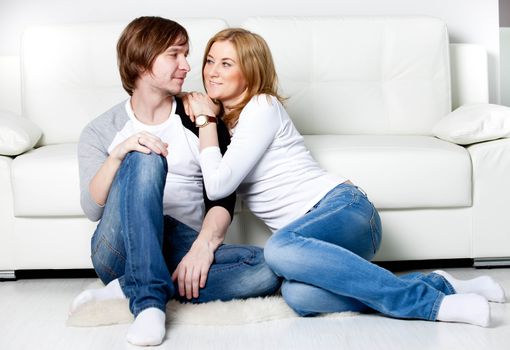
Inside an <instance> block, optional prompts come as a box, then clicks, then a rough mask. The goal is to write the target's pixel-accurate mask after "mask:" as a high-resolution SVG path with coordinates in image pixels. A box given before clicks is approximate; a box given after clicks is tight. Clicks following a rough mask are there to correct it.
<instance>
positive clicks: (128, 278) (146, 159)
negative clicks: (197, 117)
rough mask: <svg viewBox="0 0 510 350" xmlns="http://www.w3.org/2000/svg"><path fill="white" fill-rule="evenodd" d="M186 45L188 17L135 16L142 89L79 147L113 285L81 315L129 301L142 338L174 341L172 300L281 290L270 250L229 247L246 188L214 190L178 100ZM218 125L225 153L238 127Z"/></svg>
mask: <svg viewBox="0 0 510 350" xmlns="http://www.w3.org/2000/svg"><path fill="white" fill-rule="evenodd" d="M187 54H188V34H187V32H186V30H185V29H184V28H183V27H182V26H180V25H179V24H178V23H175V22H173V21H170V20H168V19H164V18H160V17H140V18H137V19H135V20H134V21H132V22H131V23H130V24H129V25H128V26H127V27H126V28H125V29H124V31H123V33H122V35H121V37H120V39H119V42H118V44H117V55H118V64H119V71H120V75H121V79H122V85H123V87H124V89H125V90H126V91H127V92H128V94H129V95H130V96H131V97H130V98H129V99H128V100H127V101H124V102H122V103H120V104H118V105H116V106H115V107H113V108H112V109H110V110H109V111H107V112H105V113H104V114H103V115H101V116H99V117H98V118H96V119H95V120H94V121H92V122H91V123H90V124H89V125H87V126H86V127H85V129H84V130H83V132H82V135H81V137H80V142H79V145H78V159H79V166H80V183H81V205H82V208H83V210H84V212H85V214H86V215H87V217H89V218H90V219H91V220H94V221H96V220H100V222H99V224H98V227H97V229H96V231H95V233H94V235H93V237H92V246H91V249H92V262H93V265H94V269H95V270H96V272H97V274H98V276H99V277H100V278H101V280H102V281H103V282H104V283H105V284H106V287H105V288H103V289H98V290H90V291H84V292H82V293H81V294H80V295H78V296H77V297H76V299H75V300H74V301H73V303H72V305H71V312H73V311H75V310H76V309H77V308H78V307H79V306H81V305H83V304H84V303H86V302H89V301H91V300H104V299H113V298H125V297H127V298H129V307H130V310H131V312H132V313H133V314H134V316H135V321H134V323H133V324H132V325H131V326H130V328H129V331H128V334H127V340H128V341H129V342H130V343H132V344H135V345H158V344H160V343H161V342H162V341H163V338H164V336H165V307H166V306H165V305H166V303H167V302H168V300H169V299H171V298H179V299H187V300H190V301H193V302H206V301H210V300H218V299H220V300H230V299H233V298H247V297H251V296H260V295H267V294H270V293H273V292H274V291H275V290H276V289H277V288H278V287H279V280H278V278H277V277H276V276H275V275H274V274H273V273H272V271H271V270H270V269H269V268H268V267H267V265H266V264H265V261H264V258H263V252H262V250H261V249H260V248H258V247H251V246H239V245H224V244H222V242H223V240H224V237H225V233H226V230H227V228H228V225H229V224H230V222H231V220H232V216H233V209H234V204H235V193H233V194H231V195H230V196H229V197H228V198H224V199H222V200H219V201H209V200H208V199H207V195H206V193H205V189H204V186H203V182H202V174H201V170H200V164H199V142H198V128H197V127H196V126H195V125H193V124H192V122H191V121H190V119H189V117H188V116H187V115H186V114H185V112H184V108H183V105H182V101H181V100H180V99H179V98H178V97H176V95H177V94H179V93H180V92H181V88H182V84H183V82H184V79H185V78H186V74H187V73H188V72H189V70H190V67H189V65H188V62H187V60H186V56H187ZM209 122H215V123H217V128H218V133H219V134H220V135H222V142H221V144H222V145H221V148H222V151H223V152H224V151H225V150H226V145H227V144H228V142H229V140H228V138H229V135H228V131H227V129H226V127H225V126H224V125H223V124H222V122H221V120H218V121H216V120H215V119H214V118H209ZM204 202H205V204H204ZM202 220H203V221H202ZM172 272H173V273H172ZM172 279H173V280H174V282H173V281H172Z"/></svg>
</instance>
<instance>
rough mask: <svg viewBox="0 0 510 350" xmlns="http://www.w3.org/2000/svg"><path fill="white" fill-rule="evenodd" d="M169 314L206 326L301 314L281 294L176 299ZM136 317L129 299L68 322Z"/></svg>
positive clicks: (92, 307)
mask: <svg viewBox="0 0 510 350" xmlns="http://www.w3.org/2000/svg"><path fill="white" fill-rule="evenodd" d="M93 287H94V288H101V284H100V283H94V284H93ZM166 315H167V320H166V323H167V324H184V325H202V326H204V325H205V326H207V325H211V326H221V325H224V326H225V325H242V324H248V323H258V322H265V321H271V320H278V319H284V318H297V317H299V316H298V315H297V314H296V313H295V312H294V311H292V309H291V308H289V307H288V306H287V304H286V303H285V301H284V300H283V298H282V297H281V296H270V297H264V298H251V299H246V300H232V301H227V302H224V301H213V302H210V303H205V304H181V303H179V302H177V301H174V300H172V301H170V302H169V303H168V304H167V308H166ZM353 315H356V313H354V312H338V313H332V314H327V315H324V316H320V317H328V318H341V317H348V316H353ZM133 320H134V318H133V315H132V314H131V312H130V311H129V305H128V301H127V299H115V300H106V301H95V302H90V303H87V304H84V305H82V306H81V307H80V308H79V309H78V310H76V311H75V312H74V313H73V314H72V315H70V316H69V318H68V319H67V322H66V324H67V326H71V327H94V326H105V325H112V324H122V323H131V322H132V321H133Z"/></svg>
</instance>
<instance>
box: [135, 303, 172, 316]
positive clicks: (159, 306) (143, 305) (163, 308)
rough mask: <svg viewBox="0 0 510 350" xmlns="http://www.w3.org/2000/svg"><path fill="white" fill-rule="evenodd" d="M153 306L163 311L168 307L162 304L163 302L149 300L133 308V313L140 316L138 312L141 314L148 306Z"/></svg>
mask: <svg viewBox="0 0 510 350" xmlns="http://www.w3.org/2000/svg"><path fill="white" fill-rule="evenodd" d="M151 307H155V308H157V309H159V310H161V311H163V312H165V311H166V307H165V305H162V304H161V303H155V302H153V301H151V302H147V303H143V304H141V305H139V306H137V307H136V308H135V309H134V310H133V314H134V316H135V317H136V316H138V314H140V312H142V311H143V310H145V309H148V308H151Z"/></svg>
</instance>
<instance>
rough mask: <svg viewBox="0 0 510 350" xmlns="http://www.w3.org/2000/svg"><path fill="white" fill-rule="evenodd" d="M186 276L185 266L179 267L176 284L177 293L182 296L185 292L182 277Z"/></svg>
mask: <svg viewBox="0 0 510 350" xmlns="http://www.w3.org/2000/svg"><path fill="white" fill-rule="evenodd" d="M185 277H186V268H185V267H181V268H179V277H178V282H177V283H178V285H179V295H180V296H181V297H183V296H184V294H185V293H186V291H185V289H184V278H185Z"/></svg>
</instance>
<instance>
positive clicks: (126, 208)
mask: <svg viewBox="0 0 510 350" xmlns="http://www.w3.org/2000/svg"><path fill="white" fill-rule="evenodd" d="M126 160H127V164H126V167H129V166H130V165H131V164H130V163H131V162H130V160H131V157H127V159H126ZM130 175H131V171H127V174H126V180H125V182H126V184H129V183H130V180H131V179H130ZM129 193H131V191H124V196H122V197H123V199H124V203H123V204H124V205H123V206H122V207H123V208H124V212H123V214H124V215H123V217H124V218H125V220H123V221H124V222H125V225H126V229H127V231H126V232H125V233H126V241H128V245H129V250H130V251H129V254H130V255H131V256H133V252H132V249H133V244H132V242H131V241H130V239H129V237H130V236H129V234H127V232H130V231H129V230H131V227H130V225H131V220H129V219H130V218H129V215H128V214H127V213H129V209H130V208H129V204H130V201H129ZM121 205H122V204H121ZM126 266H129V267H128V268H129V270H130V274H131V276H135V275H136V270H135V268H134V266H133V264H132V263H127V264H126ZM131 282H132V283H133V284H134V286H135V287H139V286H138V284H137V281H136V279H135V278H131Z"/></svg>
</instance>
